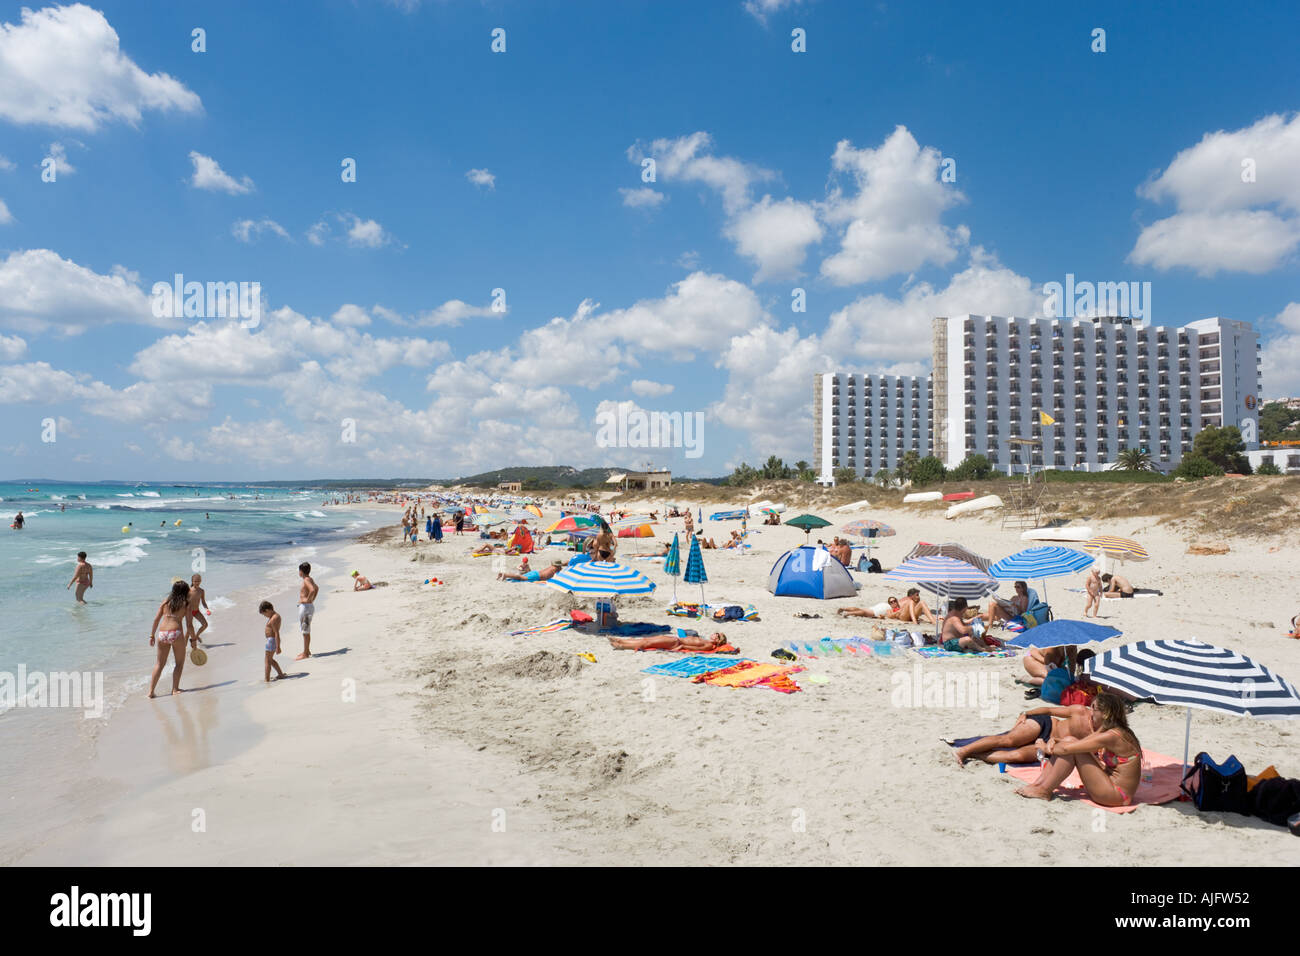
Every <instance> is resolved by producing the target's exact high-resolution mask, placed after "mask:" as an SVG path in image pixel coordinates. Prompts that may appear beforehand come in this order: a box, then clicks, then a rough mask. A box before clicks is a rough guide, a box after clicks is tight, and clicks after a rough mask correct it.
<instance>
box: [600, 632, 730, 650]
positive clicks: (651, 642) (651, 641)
mask: <svg viewBox="0 0 1300 956" xmlns="http://www.w3.org/2000/svg"><path fill="white" fill-rule="evenodd" d="M726 643H727V635H726V634H723V633H722V632H721V631H718V632H717V633H716V634H713V635H710V636H709V637H700V635H699V634H697V633H696V632H695V631H683V632H682V633H681V634H680V635H678V634H656V635H654V636H653V637H611V638H610V639H609V646H610V647H612V648H614V649H615V650H617V651H713V650H717V649H718V648H719V647H721V646H722V645H724V644H726Z"/></svg>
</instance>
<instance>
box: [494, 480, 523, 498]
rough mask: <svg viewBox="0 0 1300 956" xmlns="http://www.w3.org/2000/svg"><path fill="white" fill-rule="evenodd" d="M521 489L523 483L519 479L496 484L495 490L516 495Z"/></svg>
mask: <svg viewBox="0 0 1300 956" xmlns="http://www.w3.org/2000/svg"><path fill="white" fill-rule="evenodd" d="M523 490H524V485H523V482H520V481H503V482H500V483H499V484H498V485H497V491H500V492H504V493H505V494H507V495H517V494H519V492H521V491H523Z"/></svg>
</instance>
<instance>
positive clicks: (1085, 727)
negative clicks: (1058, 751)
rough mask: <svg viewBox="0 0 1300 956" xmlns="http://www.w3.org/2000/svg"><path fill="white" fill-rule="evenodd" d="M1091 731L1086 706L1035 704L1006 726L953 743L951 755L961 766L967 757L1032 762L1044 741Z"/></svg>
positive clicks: (998, 761)
mask: <svg viewBox="0 0 1300 956" xmlns="http://www.w3.org/2000/svg"><path fill="white" fill-rule="evenodd" d="M1091 732H1092V724H1091V723H1090V722H1089V719H1088V708H1087V707H1080V706H1075V707H1035V708H1034V709H1033V710H1027V711H1025V712H1024V713H1023V714H1021V715H1020V716H1019V717H1017V718H1016V722H1015V725H1014V726H1013V727H1012V728H1011V729H1010V730H1008V731H1005V732H1004V733H1000V734H990V735H989V736H987V737H980V738H979V739H978V740H972V741H971V742H970V743H968V744H966V745H964V746H961V747H957V748H956V753H955V756H956V757H957V765H958V766H959V767H964V766H965V765H966V761H967V760H982V761H984V762H985V763H1034V762H1035V761H1036V760H1037V759H1038V751H1039V750H1041V749H1042V747H1043V745H1044V744H1046V743H1047V741H1049V740H1061V739H1063V738H1065V737H1066V736H1073V737H1086V736H1087V735H1088V734H1090V733H1091Z"/></svg>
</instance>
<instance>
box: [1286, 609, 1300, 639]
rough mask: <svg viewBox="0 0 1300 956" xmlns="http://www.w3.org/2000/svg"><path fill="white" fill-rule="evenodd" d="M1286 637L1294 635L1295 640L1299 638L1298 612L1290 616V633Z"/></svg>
mask: <svg viewBox="0 0 1300 956" xmlns="http://www.w3.org/2000/svg"><path fill="white" fill-rule="evenodd" d="M1287 637H1294V638H1296V639H1297V640H1300V614H1297V615H1296V616H1295V617H1293V618H1291V633H1290V634H1288V635H1287Z"/></svg>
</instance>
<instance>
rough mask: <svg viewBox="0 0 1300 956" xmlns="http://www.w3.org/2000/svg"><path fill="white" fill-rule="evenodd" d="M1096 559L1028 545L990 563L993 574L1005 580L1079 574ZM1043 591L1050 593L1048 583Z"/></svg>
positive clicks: (1080, 553) (1054, 548)
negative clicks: (1028, 546)
mask: <svg viewBox="0 0 1300 956" xmlns="http://www.w3.org/2000/svg"><path fill="white" fill-rule="evenodd" d="M1094 560H1095V559H1094V558H1093V556H1092V555H1090V554H1084V553H1083V552H1082V551H1075V550H1074V549H1073V548H1063V547H1061V546H1059V545H1052V546H1049V547H1041V548H1026V549H1025V550H1023V551H1017V552H1016V553H1015V554H1012V555H1008V556H1007V557H1005V558H1003V559H1002V560H1001V561H996V562H994V563H993V564H992V565H990V566H989V569H988V570H989V574H990V575H992V576H993V577H995V578H997V579H999V580H1001V581H1018V580H1021V579H1022V578H1043V579H1044V580H1045V579H1047V578H1060V577H1065V576H1066V575H1069V574H1078V573H1079V572H1080V571H1082V570H1083V569H1084V568H1086V567H1088V566H1090V565H1091V564H1092V562H1093V561H1094ZM1043 593H1044V594H1046V593H1047V586H1046V584H1044V586H1043Z"/></svg>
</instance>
